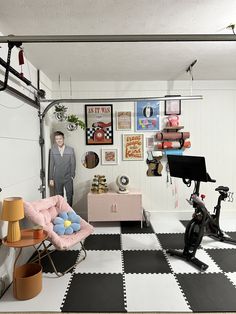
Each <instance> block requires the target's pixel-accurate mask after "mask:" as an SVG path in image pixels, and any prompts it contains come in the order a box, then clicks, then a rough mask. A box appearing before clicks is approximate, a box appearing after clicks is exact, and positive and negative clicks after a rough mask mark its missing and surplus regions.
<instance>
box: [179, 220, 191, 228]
mask: <svg viewBox="0 0 236 314" xmlns="http://www.w3.org/2000/svg"><path fill="white" fill-rule="evenodd" d="M180 222H181V223H182V224H183V225H184V226H185V227H186V226H187V224H188V223H189V220H180Z"/></svg>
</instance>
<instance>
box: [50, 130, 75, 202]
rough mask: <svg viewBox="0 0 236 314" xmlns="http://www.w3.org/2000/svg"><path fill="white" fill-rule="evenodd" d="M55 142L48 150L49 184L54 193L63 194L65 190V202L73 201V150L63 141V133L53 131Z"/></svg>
mask: <svg viewBox="0 0 236 314" xmlns="http://www.w3.org/2000/svg"><path fill="white" fill-rule="evenodd" d="M54 141H55V144H54V145H53V146H52V148H51V150H50V162H49V185H50V186H51V187H54V188H55V193H56V194H59V195H62V196H64V188H65V190H66V198H67V202H68V204H69V205H70V206H72V203H73V179H74V177H75V168H76V161H75V152H74V149H73V148H72V147H70V146H67V145H65V143H64V134H63V133H62V132H60V131H56V132H55V133H54Z"/></svg>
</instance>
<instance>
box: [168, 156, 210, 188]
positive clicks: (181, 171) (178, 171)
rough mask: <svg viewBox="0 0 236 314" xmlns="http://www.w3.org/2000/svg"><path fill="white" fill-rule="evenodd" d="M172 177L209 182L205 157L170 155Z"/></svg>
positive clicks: (169, 162)
mask: <svg viewBox="0 0 236 314" xmlns="http://www.w3.org/2000/svg"><path fill="white" fill-rule="evenodd" d="M167 159H168V164H169V169H170V175H171V177H176V178H182V179H190V180H194V181H203V182H207V173H206V164H205V157H199V156H179V155H168V156H167Z"/></svg>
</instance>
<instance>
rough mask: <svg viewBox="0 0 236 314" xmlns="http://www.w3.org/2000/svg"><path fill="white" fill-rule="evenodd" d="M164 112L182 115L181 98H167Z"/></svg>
mask: <svg viewBox="0 0 236 314" xmlns="http://www.w3.org/2000/svg"><path fill="white" fill-rule="evenodd" d="M171 96H180V95H171ZM164 114H165V115H166V116H168V115H180V114H181V100H178V99H176V100H175V99H173V100H170V99H169V100H165V111H164Z"/></svg>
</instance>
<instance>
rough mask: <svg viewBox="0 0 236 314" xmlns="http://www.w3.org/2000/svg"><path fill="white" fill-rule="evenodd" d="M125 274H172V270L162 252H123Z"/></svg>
mask: <svg viewBox="0 0 236 314" xmlns="http://www.w3.org/2000/svg"><path fill="white" fill-rule="evenodd" d="M123 258H124V272H125V273H126V274H129V273H137V274H145V273H147V274H148V273H153V274H158V273H162V274H163V273H170V272H171V269H170V267H169V265H168V263H167V261H166V258H165V255H164V254H163V252H162V251H161V250H152V251H151V250H150V251H123Z"/></svg>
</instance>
